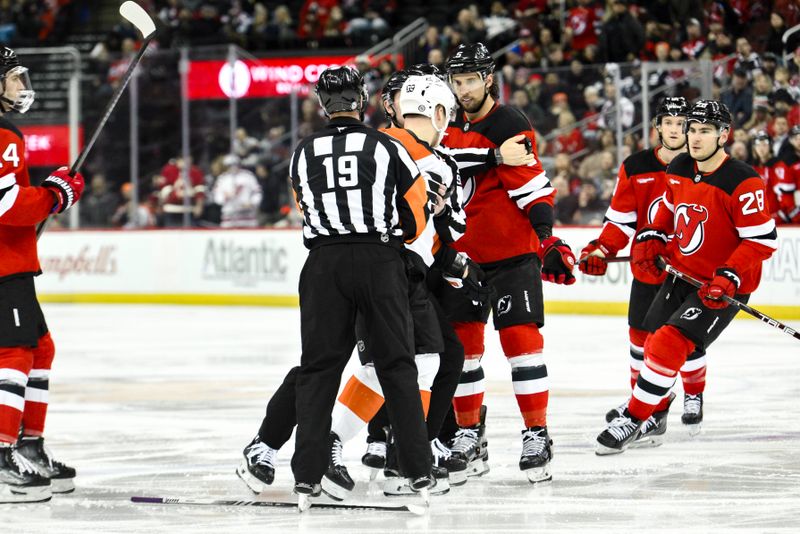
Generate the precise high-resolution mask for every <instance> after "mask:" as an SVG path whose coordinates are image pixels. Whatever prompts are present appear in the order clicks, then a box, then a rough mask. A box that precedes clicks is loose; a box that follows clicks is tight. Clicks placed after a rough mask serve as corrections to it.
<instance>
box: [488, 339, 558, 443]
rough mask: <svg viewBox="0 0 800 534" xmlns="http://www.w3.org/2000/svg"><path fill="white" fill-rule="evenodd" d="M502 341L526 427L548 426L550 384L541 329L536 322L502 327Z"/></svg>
mask: <svg viewBox="0 0 800 534" xmlns="http://www.w3.org/2000/svg"><path fill="white" fill-rule="evenodd" d="M500 344H501V345H502V346H503V352H504V353H505V355H506V358H508V363H509V364H510V365H511V383H512V385H513V386H514V396H515V397H516V398H517V405H518V406H519V411H520V414H521V415H522V419H523V421H524V422H525V427H526V428H530V427H533V426H547V404H548V401H549V397H550V386H549V380H548V377H547V366H546V365H545V364H544V358H543V357H542V349H543V348H544V339H543V338H542V335H541V333H539V328H538V327H537V326H536V325H534V324H523V325H517V326H511V327H508V328H501V329H500Z"/></svg>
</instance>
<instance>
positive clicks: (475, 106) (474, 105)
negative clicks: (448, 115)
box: [461, 90, 489, 113]
mask: <svg viewBox="0 0 800 534" xmlns="http://www.w3.org/2000/svg"><path fill="white" fill-rule="evenodd" d="M488 96H489V92H488V91H486V90H484V92H483V98H481V99H480V100H475V99H473V100H472V102H471V103H470V106H469V107H467V106H466V105H465V104H464V103H463V102H461V106H462V107H463V108H464V111H466V112H467V113H477V112H478V111H480V109H481V108H482V107H483V104H484V102H486V98H488Z"/></svg>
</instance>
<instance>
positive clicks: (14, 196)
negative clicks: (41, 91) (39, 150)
mask: <svg viewBox="0 0 800 534" xmlns="http://www.w3.org/2000/svg"><path fill="white" fill-rule="evenodd" d="M55 203H56V199H55V195H54V194H53V193H52V192H51V191H49V190H47V189H45V188H43V187H31V186H30V176H29V175H28V165H27V163H26V162H25V140H24V138H23V137H22V133H21V132H20V131H19V130H18V129H17V128H16V127H15V126H14V125H13V124H11V123H10V122H9V121H8V120H7V119H4V118H2V117H0V281H2V280H4V279H7V278H13V277H16V276H20V275H22V276H26V275H35V274H38V273H39V272H40V269H39V257H38V256H37V254H36V224H38V223H40V222H41V221H43V220H44V219H46V218H47V216H48V215H49V214H50V211H51V210H52V209H53V206H54V205H55Z"/></svg>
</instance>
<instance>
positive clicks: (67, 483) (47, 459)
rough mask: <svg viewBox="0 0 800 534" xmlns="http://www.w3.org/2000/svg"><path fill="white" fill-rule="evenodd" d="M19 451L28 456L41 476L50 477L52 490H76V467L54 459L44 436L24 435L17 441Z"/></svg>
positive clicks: (69, 491)
mask: <svg viewBox="0 0 800 534" xmlns="http://www.w3.org/2000/svg"><path fill="white" fill-rule="evenodd" d="M17 452H19V453H20V454H21V455H22V456H24V457H25V458H27V459H28V460H29V461H30V462H31V463H32V464H33V466H34V467H35V468H36V470H37V472H38V473H39V474H40V475H41V476H43V477H45V478H48V479H50V490H51V491H52V492H53V493H72V492H73V491H75V469H74V468H72V467H69V466H68V465H65V464H63V463H62V462H59V461H58V460H54V459H53V456H52V455H51V453H50V449H48V448H47V447H46V446H45V444H44V438H43V437H41V436H25V437H23V438H22V439H20V440H19V441H17Z"/></svg>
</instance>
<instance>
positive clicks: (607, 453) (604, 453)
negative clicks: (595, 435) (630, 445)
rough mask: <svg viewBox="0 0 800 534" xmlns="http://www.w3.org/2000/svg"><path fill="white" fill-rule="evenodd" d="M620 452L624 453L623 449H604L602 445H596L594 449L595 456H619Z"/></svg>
mask: <svg viewBox="0 0 800 534" xmlns="http://www.w3.org/2000/svg"><path fill="white" fill-rule="evenodd" d="M621 452H625V448H624V447H623V448H622V449H614V448H612V447H606V446H605V445H603V444H602V443H599V442H598V443H597V444H596V446H595V449H594V453H595V454H596V455H597V456H610V455H612V454H619V453H621Z"/></svg>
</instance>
